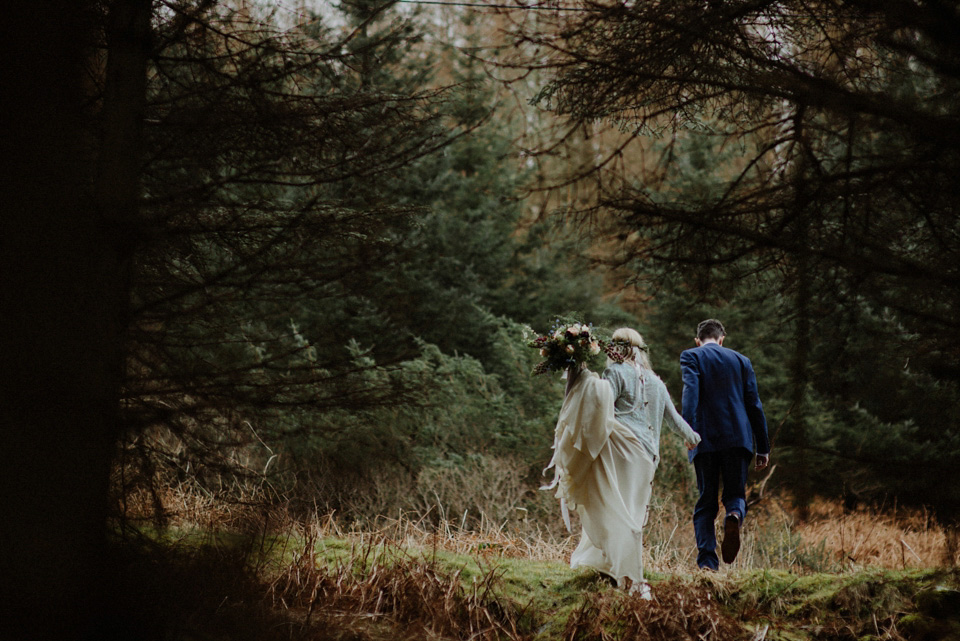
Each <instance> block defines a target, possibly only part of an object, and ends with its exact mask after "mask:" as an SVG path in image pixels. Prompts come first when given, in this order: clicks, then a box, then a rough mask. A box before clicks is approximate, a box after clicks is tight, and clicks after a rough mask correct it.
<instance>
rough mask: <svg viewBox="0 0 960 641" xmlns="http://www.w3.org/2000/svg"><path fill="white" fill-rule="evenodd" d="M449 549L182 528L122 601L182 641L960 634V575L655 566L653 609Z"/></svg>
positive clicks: (584, 576) (594, 586)
mask: <svg viewBox="0 0 960 641" xmlns="http://www.w3.org/2000/svg"><path fill="white" fill-rule="evenodd" d="M142 543H143V542H142ZM451 543H453V541H452V540H451V539H444V538H442V537H433V538H432V540H431V539H430V538H426V539H422V540H419V541H406V542H403V541H397V540H395V539H388V538H386V537H383V536H371V535H362V536H361V535H343V536H325V535H324V531H323V529H322V528H312V529H307V530H301V531H299V532H290V533H287V534H284V535H281V536H277V535H270V536H263V535H262V536H259V537H257V536H250V535H239V534H237V533H233V534H223V533H220V534H216V535H214V534H211V533H210V531H206V532H202V531H199V530H194V531H192V532H191V533H186V532H180V533H179V534H177V535H176V536H171V533H169V532H168V533H167V534H166V535H164V536H162V537H159V538H158V539H151V540H150V541H149V543H143V545H144V546H146V547H139V548H136V547H135V546H134V547H128V548H127V550H128V553H129V556H128V557H127V559H128V563H127V565H126V568H125V571H124V576H125V579H126V581H127V588H126V589H125V590H123V596H122V599H121V601H120V602H119V603H118V607H122V608H124V610H125V611H127V612H130V611H138V610H140V611H145V612H146V611H147V610H149V612H148V613H147V614H145V615H144V616H146V617H147V618H146V619H144V621H145V623H144V624H142V625H144V626H145V627H150V628H151V629H154V630H165V633H164V634H163V637H162V638H164V639H176V640H178V641H179V640H181V639H182V640H183V641H200V640H203V641H207V640H217V641H221V640H222V641H228V640H229V641H241V640H242V641H245V640H247V639H251V640H252V639H257V640H258V641H272V640H274V639H276V640H279V639H285V640H301V639H302V640H307V639H309V640H316V641H388V640H413V639H434V640H437V641H440V640H451V641H452V640H463V641H466V640H474V639H476V640H516V641H546V640H553V639H564V640H570V641H574V640H577V641H593V640H596V641H606V640H613V639H617V640H619V639H631V640H632V639H639V640H647V639H650V640H658V641H659V640H664V641H667V640H671V641H672V640H678V639H702V640H704V641H707V640H744V641H747V640H751V641H760V640H765V641H766V640H769V641H774V640H783V641H800V640H807V639H809V640H814V639H858V640H867V639H870V640H879V639H890V640H901V639H907V640H911V641H915V640H919V641H960V569H958V568H957V567H952V568H918V567H905V568H899V569H893V568H883V567H860V568H856V569H848V570H843V571H835V572H808V571H791V570H787V569H756V568H753V569H742V568H737V567H736V566H725V567H724V568H723V569H722V570H721V571H720V572H718V573H703V572H699V571H697V572H692V573H691V572H689V571H687V572H684V571H675V572H669V573H658V572H652V573H648V578H649V579H650V582H651V584H652V587H653V595H654V596H653V599H652V600H649V601H646V600H643V599H641V598H639V597H637V596H633V595H629V594H627V593H625V592H624V591H623V590H619V589H617V588H615V587H613V586H612V585H610V583H609V582H608V581H607V580H605V579H604V578H603V577H602V576H600V575H598V574H597V573H595V572H591V571H584V570H571V569H570V568H569V567H568V566H567V564H566V563H564V562H562V561H559V560H550V559H534V558H531V556H530V555H528V554H523V553H521V552H520V551H519V550H511V549H510V548H509V547H506V546H504V545H503V544H502V543H498V542H495V541H490V540H485V539H483V538H482V537H467V536H461V537H459V540H458V541H457V542H456V545H455V546H454V545H451ZM453 547H457V548H458V549H457V550H454V549H451V548H453ZM134 549H135V550H136V551H134ZM138 601H139V602H138ZM147 601H149V603H150V605H149V607H148V608H147V609H146V610H144V603H146V602H147Z"/></svg>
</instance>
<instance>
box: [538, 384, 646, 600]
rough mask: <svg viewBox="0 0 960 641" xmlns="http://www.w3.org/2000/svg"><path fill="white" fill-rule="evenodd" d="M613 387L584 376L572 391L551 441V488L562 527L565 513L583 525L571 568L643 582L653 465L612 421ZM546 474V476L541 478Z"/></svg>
mask: <svg viewBox="0 0 960 641" xmlns="http://www.w3.org/2000/svg"><path fill="white" fill-rule="evenodd" d="M613 403H614V397H613V389H612V388H611V386H610V384H609V383H607V381H605V380H603V379H601V378H600V377H599V376H597V374H596V373H594V372H591V371H589V370H583V371H582V372H581V373H580V375H579V376H578V377H577V380H576V381H575V382H574V383H573V385H572V386H571V387H570V389H569V391H568V393H567V396H566V398H565V399H564V401H563V407H562V408H561V410H560V420H559V421H558V422H557V429H556V433H555V436H554V443H553V447H554V454H553V459H552V460H551V461H550V465H549V466H548V467H547V470H549V469H550V468H551V467H553V468H555V474H554V479H553V482H552V483H551V484H550V485H548V486H546V487H544V488H542V489H554V488H556V496H557V498H559V499H560V501H561V510H562V512H563V517H564V521H565V522H566V525H567V528H568V529H569V528H570V520H569V513H568V509H569V508H574V509H576V511H577V513H578V514H579V516H580V523H581V525H582V537H581V539H580V544H579V545H578V546H577V549H576V550H575V551H574V553H573V556H572V557H571V559H570V566H571V567H573V568H577V567H591V568H595V569H597V570H599V571H600V572H603V573H605V574H608V575H610V576H611V577H613V578H614V579H616V581H617V584H618V585H623V583H624V578H625V577H626V578H629V579H631V581H633V582H634V584H642V583H643V526H644V525H645V521H646V518H647V506H648V505H649V503H650V494H651V490H652V488H653V475H654V473H655V472H656V465H655V464H654V462H653V460H652V459H651V457H650V455H649V454H647V452H646V450H645V449H644V448H643V446H642V444H641V443H640V440H639V439H638V438H637V437H636V435H635V434H634V433H633V431H631V430H630V429H629V428H627V427H626V426H624V425H623V424H622V423H620V422H619V421H617V420H616V418H614V407H613ZM547 470H544V472H546V471H547Z"/></svg>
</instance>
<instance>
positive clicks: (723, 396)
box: [680, 343, 770, 461]
mask: <svg viewBox="0 0 960 641" xmlns="http://www.w3.org/2000/svg"><path fill="white" fill-rule="evenodd" d="M680 368H681V370H682V371H683V398H682V401H681V406H682V408H683V418H684V419H685V420H686V421H687V423H689V424H690V427H692V428H693V430H694V431H695V432H697V433H698V434H700V437H701V441H700V445H698V446H697V448H696V449H694V450H692V451H690V460H691V461H692V460H693V457H695V456H696V455H697V454H699V453H700V452H716V451H719V450H725V449H732V448H738V447H742V448H744V449H746V450H748V451H750V452H753V451H754V443H756V452H757V453H758V454H769V453H770V438H769V436H768V434H767V418H766V416H764V414H763V405H762V404H761V403H760V395H759V393H758V392H757V377H756V375H755V374H754V373H753V366H752V365H751V364H750V359H749V358H747V357H746V356H744V355H743V354H740V353H738V352H735V351H734V350H732V349H728V348H726V347H721V346H720V345H717V344H716V343H705V344H703V345H701V346H700V347H696V348H694V349H688V350H686V351H685V352H683V353H682V354H681V355H680Z"/></svg>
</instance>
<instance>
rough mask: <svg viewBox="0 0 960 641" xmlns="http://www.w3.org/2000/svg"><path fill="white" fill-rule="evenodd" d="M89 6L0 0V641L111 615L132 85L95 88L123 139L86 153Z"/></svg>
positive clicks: (93, 623) (86, 630) (80, 633)
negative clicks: (112, 496)
mask: <svg viewBox="0 0 960 641" xmlns="http://www.w3.org/2000/svg"><path fill="white" fill-rule="evenodd" d="M120 4H123V3H118V5H117V6H120ZM140 4H145V3H140ZM94 5H95V3H93V2H82V1H74V2H69V1H67V0H59V1H57V0H11V2H9V3H7V5H6V6H5V9H4V21H5V25H6V27H7V33H6V34H5V36H4V38H3V43H4V47H9V50H8V51H4V54H5V55H4V56H3V59H4V60H5V63H4V74H5V75H7V76H8V77H6V78H4V80H3V86H4V99H3V101H2V105H3V106H2V110H3V122H4V124H5V127H4V135H3V139H4V143H3V145H4V152H3V159H4V160H5V161H6V163H5V164H6V166H7V167H8V168H10V169H8V170H7V173H6V175H5V176H4V177H3V181H4V185H3V193H2V203H3V204H2V207H3V215H2V221H3V222H2V226H3V227H2V236H0V243H2V252H0V310H2V312H0V317H2V319H3V320H2V341H3V349H2V353H3V367H2V368H0V386H2V387H0V392H2V410H0V411H2V417H0V421H2V430H3V435H4V440H3V442H4V445H5V456H4V462H3V464H2V465H0V474H2V487H0V497H2V498H0V501H2V502H3V507H2V510H0V523H2V525H0V545H2V548H3V550H2V558H3V562H2V568H0V575H2V577H3V579H2V586H3V587H2V594H0V603H2V605H0V608H2V610H3V611H2V612H0V628H2V629H0V637H2V638H5V639H6V638H9V639H57V640H58V641H60V640H64V639H73V638H76V639H83V638H95V637H103V636H109V632H108V630H107V628H105V627H104V626H105V625H107V626H110V625H112V623H111V619H112V618H113V617H112V616H111V615H110V614H108V613H107V610H108V607H107V605H108V600H107V598H106V595H107V593H108V592H107V591H108V589H109V582H110V569H111V565H112V564H111V563H110V558H109V554H108V553H107V540H106V519H107V507H108V505H107V501H108V487H109V475H110V463H111V459H112V455H113V451H114V445H115V443H116V440H117V436H118V423H117V415H118V394H119V382H120V374H121V367H122V356H121V349H122V342H123V340H122V337H123V327H124V309H125V306H126V301H127V298H128V285H127V282H126V279H125V277H124V274H125V272H126V269H125V263H126V262H127V261H126V258H125V256H126V255H127V251H128V249H129V248H128V245H129V239H128V238H127V236H126V234H127V232H126V231H124V230H129V229H131V227H132V225H131V223H132V220H133V219H132V218H131V214H132V213H133V211H132V210H131V209H130V207H131V203H132V202H133V196H134V195H135V193H136V189H135V187H133V188H131V182H135V181H136V180H137V178H136V175H135V173H136V167H137V165H138V162H137V157H136V154H137V153H138V149H137V144H136V142H135V140H134V142H132V143H131V136H132V137H133V139H135V138H136V137H137V136H138V134H137V133H136V132H137V130H138V127H139V117H138V116H135V115H133V111H135V107H133V106H131V105H130V104H124V103H125V102H127V103H128V101H129V95H132V93H133V92H132V91H130V90H129V89H127V90H123V89H120V90H117V89H114V90H112V91H111V89H109V88H108V89H107V91H106V95H105V101H104V102H103V103H102V105H103V110H104V113H105V114H107V115H108V116H109V117H110V119H111V122H106V123H105V130H113V132H114V135H113V138H118V137H119V138H122V139H124V141H123V142H111V138H110V137H108V138H107V139H106V140H105V142H104V143H103V144H102V146H101V144H100V143H97V142H95V138H94V136H93V135H92V134H93V132H92V130H91V128H90V127H89V126H88V125H89V122H88V120H87V117H88V116H89V115H90V114H91V112H92V110H93V109H94V107H95V106H96V105H97V104H98V103H97V100H95V99H93V98H95V97H93V96H90V95H89V87H90V86H93V85H94V84H95V83H91V82H89V81H88V78H89V76H88V74H90V73H95V64H93V62H92V61H93V60H94V58H93V57H92V55H91V52H92V44H93V43H94V42H96V41H97V40H98V39H99V38H98V36H99V34H98V31H97V28H98V15H97V13H96V11H95V8H96V7H95V6H94ZM147 8H148V9H149V5H148V4H147ZM129 24H132V22H130V21H128V25H129ZM111 29H113V27H111ZM113 31H114V33H113V34H109V35H108V38H109V39H114V38H115V37H116V30H115V29H114V30H113ZM128 34H129V28H128ZM111 53H112V52H111ZM120 58H121V60H119V61H117V60H114V59H111V61H110V62H109V63H108V66H110V67H112V68H113V69H114V75H113V80H110V79H108V80H107V83H106V84H107V86H108V87H109V85H110V84H111V83H113V84H119V85H124V84H125V83H126V84H129V83H131V82H133V83H135V82H136V81H135V79H132V77H131V76H130V75H129V74H131V73H133V74H134V75H136V73H137V72H136V70H135V69H134V68H133V67H134V66H135V64H136V62H135V59H136V57H135V56H133V57H131V56H130V54H129V52H124V53H123V55H121V56H120ZM124 58H126V61H124ZM118 64H119V65H120V66H121V67H124V66H125V69H117V66H118ZM141 75H142V73H141ZM118 77H119V78H120V79H119V80H118ZM141 93H142V92H141ZM111 95H113V96H114V98H112V99H111ZM111 100H114V101H115V102H116V103H117V104H114V106H113V108H112V109H113V110H112V111H111V106H110V102H111ZM141 102H142V97H141ZM114 128H115V129H114ZM98 147H101V148H100V149H98ZM98 152H102V153H103V154H104V155H103V159H106V160H105V161H101V162H98V160H97V153H98ZM131 168H132V171H126V170H127V169H131Z"/></svg>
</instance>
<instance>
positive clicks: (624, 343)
mask: <svg viewBox="0 0 960 641" xmlns="http://www.w3.org/2000/svg"><path fill="white" fill-rule="evenodd" d="M634 347H636V348H637V349H639V350H640V351H642V352H645V351H647V346H646V345H634V344H633V343H631V342H630V341H628V340H626V339H623V338H615V339H613V340H612V341H610V342H609V343H608V344H607V349H606V350H605V351H606V353H607V356H609V357H610V360H611V361H613V362H615V363H622V362H623V361H625V360H627V358H629V357H630V354H632V353H633V348H634Z"/></svg>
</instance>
